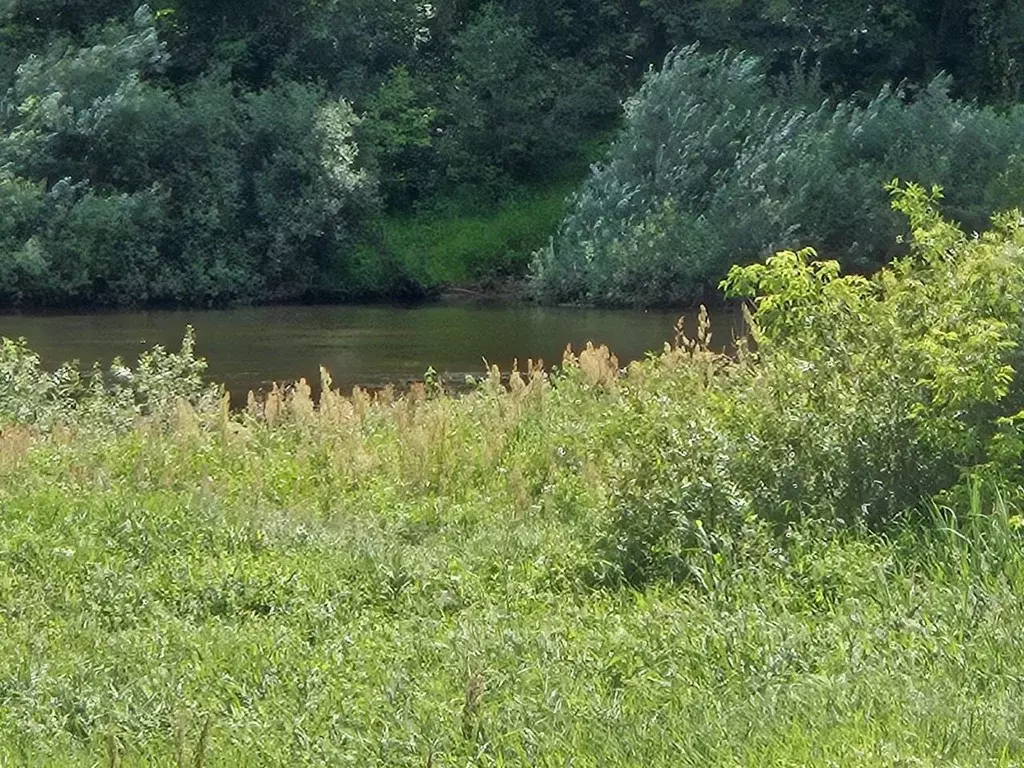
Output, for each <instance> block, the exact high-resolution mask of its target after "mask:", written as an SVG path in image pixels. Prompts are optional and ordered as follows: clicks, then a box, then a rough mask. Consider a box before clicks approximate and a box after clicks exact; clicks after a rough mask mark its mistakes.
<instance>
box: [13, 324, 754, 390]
mask: <svg viewBox="0 0 1024 768" xmlns="http://www.w3.org/2000/svg"><path fill="white" fill-rule="evenodd" d="M680 314H685V315H686V316H687V317H688V319H689V320H691V322H689V323H688V324H687V325H688V327H690V326H692V318H693V317H694V315H695V311H690V312H687V313H680V312H678V311H677V312H665V311H659V312H643V311H632V312H629V311H624V312H618V311H602V310H588V309H570V308H539V307H532V306H521V305H517V306H489V305H477V304H440V305H437V304H434V305H426V306H418V307H412V308H408V307H393V306H283V307H282V306H278V307H250V308H242V309H230V310H207V311H203V310H180V311H147V312H99V313H90V314H74V315H4V316H0V336H8V337H11V338H16V337H21V336H23V337H25V338H26V339H27V340H28V343H29V345H30V346H31V347H32V349H33V350H35V351H36V352H37V353H38V354H39V355H40V357H41V358H42V361H43V364H44V365H45V366H47V367H50V368H53V367H56V366H57V365H59V364H60V363H62V362H64V361H66V360H78V361H80V363H81V365H82V366H83V367H89V366H91V365H92V363H93V362H100V363H101V364H103V365H104V366H106V365H107V364H109V362H110V360H111V359H112V358H113V357H115V356H121V357H122V358H124V359H125V360H126V361H134V359H135V357H136V356H137V355H138V353H139V352H141V351H143V350H145V349H148V348H150V347H152V346H153V345H155V344H163V345H165V346H166V347H168V348H170V349H177V348H178V347H179V345H180V341H181V337H182V335H183V334H184V331H185V326H186V325H192V326H194V327H195V329H196V338H197V352H198V354H200V355H202V356H203V357H206V358H207V360H208V362H209V371H208V375H209V378H210V379H211V380H212V381H216V382H218V383H221V384H224V385H225V386H226V387H227V389H228V390H229V391H230V392H231V393H232V399H233V400H234V401H235V402H238V398H242V399H243V400H244V397H245V393H246V392H247V391H248V390H250V389H254V390H261V389H266V388H267V387H268V386H269V385H270V383H271V382H274V381H278V382H287V381H295V380H297V379H298V378H300V377H305V378H306V379H307V380H309V381H310V382H311V383H313V382H317V381H319V366H321V365H323V366H325V367H326V368H327V369H328V370H329V371H330V372H331V374H332V376H333V378H334V381H335V384H336V386H339V387H341V388H342V389H343V390H344V391H349V390H351V388H352V387H353V386H354V385H356V384H358V385H361V386H365V387H379V386H382V385H384V384H387V383H389V382H393V383H399V384H400V383H403V382H407V381H410V380H413V379H418V378H422V377H423V374H424V372H425V371H426V370H427V368H429V367H433V368H434V369H435V370H436V371H437V372H438V373H439V374H441V375H447V376H449V377H451V378H452V379H453V380H456V381H458V380H459V379H460V378H461V377H463V376H464V375H465V374H475V375H479V374H481V373H483V372H484V370H485V368H484V363H483V360H484V359H486V360H488V361H489V362H490V363H491V364H498V365H500V366H501V367H502V369H503V370H507V369H508V368H509V367H510V366H511V363H512V361H513V359H519V360H520V361H523V362H524V363H525V361H526V360H527V359H534V360H536V359H543V360H545V361H546V362H547V363H549V364H550V363H557V362H559V361H561V358H562V351H563V350H564V349H565V346H566V344H572V345H573V346H574V347H575V348H577V349H579V348H580V347H581V346H582V345H584V344H585V343H586V342H587V341H593V342H594V343H596V344H607V345H608V346H609V347H610V348H611V350H612V352H614V353H615V354H616V355H617V356H618V357H619V359H620V361H621V362H622V363H623V364H625V363H627V362H629V361H631V360H635V359H638V358H642V357H643V356H644V355H645V354H646V353H647V352H648V351H650V350H657V349H660V348H661V347H662V345H663V344H664V343H665V342H666V341H667V340H669V339H671V337H672V334H673V326H674V325H675V322H676V320H677V318H678V317H679V315H680ZM713 319H714V318H713ZM725 319H727V320H728V322H724V323H723V322H722V321H723V320H725ZM739 322H740V321H739V318H738V316H737V314H736V312H734V311H732V310H722V311H721V312H720V313H719V316H718V320H717V321H715V326H716V331H717V332H718V333H719V335H720V336H722V338H720V339H719V340H718V341H719V342H720V343H721V342H727V341H728V340H729V338H730V337H731V336H732V333H733V330H734V329H735V328H737V327H738V323H739ZM723 325H724V326H725V327H724V329H723Z"/></svg>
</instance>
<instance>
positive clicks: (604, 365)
mask: <svg viewBox="0 0 1024 768" xmlns="http://www.w3.org/2000/svg"><path fill="white" fill-rule="evenodd" d="M579 366H580V370H581V371H582V372H583V378H584V380H585V381H586V382H587V383H588V384H591V385H592V386H597V387H604V388H605V389H610V388H611V387H613V386H614V385H615V382H617V381H618V379H619V359H618V358H617V357H616V356H615V355H613V354H612V353H611V350H609V349H608V347H606V346H605V345H604V344H602V345H601V346H600V347H595V346H594V345H593V343H592V342H589V341H588V342H587V347H586V349H584V350H583V351H582V352H580V356H579Z"/></svg>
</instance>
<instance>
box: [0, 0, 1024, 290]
mask: <svg viewBox="0 0 1024 768" xmlns="http://www.w3.org/2000/svg"><path fill="white" fill-rule="evenodd" d="M694 40H700V41H701V43H702V50H704V51H706V52H712V51H715V50H719V49H722V48H724V47H729V46H731V47H734V48H743V49H746V50H749V51H751V52H752V53H753V54H756V55H757V56H758V57H759V61H760V62H761V63H760V65H759V67H760V68H761V69H760V70H759V71H760V74H759V75H757V77H760V78H762V80H763V82H764V83H768V84H769V85H771V84H774V83H776V82H782V81H785V82H789V83H793V82H800V83H803V84H804V86H805V94H804V95H805V96H806V92H809V91H810V90H811V89H813V91H814V94H815V96H814V100H817V101H818V103H819V104H820V102H821V100H823V99H826V98H828V99H831V100H833V101H835V100H838V99H852V101H850V102H849V103H850V104H851V106H850V107H849V109H851V110H852V109H854V108H855V107H854V106H852V105H856V104H860V103H861V100H862V99H863V98H864V94H877V93H878V90H879V89H880V88H881V87H882V85H883V83H887V82H894V83H895V82H901V81H904V80H907V81H909V82H911V83H927V82H930V81H931V80H932V79H933V78H934V77H936V76H937V75H938V74H939V73H940V72H947V73H949V75H951V76H952V81H951V82H952V84H951V85H950V86H949V88H950V89H951V91H950V93H951V96H952V97H953V98H964V99H970V100H978V101H979V102H983V103H987V104H991V105H993V108H998V109H1001V108H1004V107H1006V106H1007V105H1009V104H1012V103H1014V102H1016V101H1017V100H1018V99H1019V98H1020V96H1021V89H1022V86H1024V67H1022V64H1021V62H1024V12H1022V9H1021V3H1020V0H966V1H965V2H956V3H954V2H940V3H935V2H925V1H924V0H916V1H915V0H903V1H902V2H890V3H867V2H863V3H860V2H859V3H849V2H841V1H840V0H829V1H828V2H817V3H810V2H804V1H803V0H790V1H789V2H785V1H784V2H778V0H740V1H739V2H734V1H730V2H723V0H696V1H695V2H688V3H679V2H674V1H673V0H617V1H614V2H613V1H612V0H575V1H571V0H502V1H501V2H492V3H483V2H475V1H472V0H452V1H451V2H440V3H437V4H427V3H421V2H418V1H415V0H327V1H326V2H314V1H313V0H295V1H294V2H272V1H271V0H250V1H248V2H240V1H237V0H227V1H225V2H219V3H215V4H211V3H206V2H199V0H155V2H154V3H153V4H152V5H150V6H145V5H143V6H141V7H140V6H139V5H138V3H137V2H136V0H8V2H7V3H6V4H4V5H3V7H2V8H0V305H2V306H8V307H10V306H16V305H21V306H42V305H73V304H79V305H101V304H107V305H129V304H140V303H151V304H152V303H157V304H158V303H171V304H215V305H216V304H225V303H231V302H237V301H286V300H297V299H311V298H331V299H365V298H373V297H398V296H410V295H419V294H422V293H423V292H424V291H425V290H429V289H430V288H432V287H433V286H432V285H431V283H432V280H431V277H430V274H428V273H427V272H425V271H424V270H423V269H422V265H418V264H417V263H415V262H414V261H412V260H410V259H409V257H408V254H407V253H405V252H403V253H398V252H396V251H395V250H394V249H393V248H392V247H391V244H390V242H389V239H388V237H387V225H386V222H388V221H389V218H393V217H401V216H408V215H410V214H413V213H416V215H417V216H419V217H420V218H423V217H426V218H428V219H429V218H430V216H431V215H432V212H435V211H438V212H442V211H443V212H448V213H449V214H451V212H453V211H454V212H455V213H454V215H455V216H458V215H461V214H470V213H471V214H479V213H480V212H481V211H485V210H488V209H489V208H490V207H492V206H494V205H496V204H499V203H501V202H502V201H507V200H515V199H516V198H517V195H519V194H521V193H522V192H523V190H535V189H543V188H545V187H546V185H550V184H552V183H554V182H555V181H560V180H563V179H564V178H565V176H566V174H567V173H568V174H570V175H571V174H573V173H576V174H578V173H579V170H578V169H580V168H582V167H585V165H586V158H588V157H590V156H591V154H592V152H593V146H594V143H595V141H600V140H601V137H603V136H606V135H608V132H609V130H610V129H612V128H614V127H615V126H616V125H617V124H618V121H619V120H620V117H621V103H622V101H623V99H625V98H627V97H628V96H630V95H631V94H632V92H633V91H634V90H635V89H636V87H637V86H638V84H639V83H640V81H641V78H642V77H643V74H644V72H645V71H647V69H648V68H649V67H650V66H651V65H652V64H658V63H660V62H661V61H662V59H663V58H664V56H665V55H666V54H667V53H668V52H669V51H670V50H672V49H673V48H675V47H677V46H678V45H681V44H688V43H690V42H691V41H694ZM744 60H745V59H744ZM773 87H774V86H772V87H769V88H768V90H772V88H773ZM762 90H764V87H763V86H762V85H757V86H756V87H754V88H753V90H752V91H751V95H752V96H757V97H758V98H760V94H761V91H762ZM929 92H930V91H929ZM772 93H773V94H774V93H775V91H774V90H772ZM765 98H768V97H765ZM771 98H775V96H774V95H773V96H772V97H771ZM894 98H895V97H894ZM936 98H937V97H936ZM805 100H806V99H805ZM633 103H634V104H635V103H637V102H636V101H634V102H633ZM733 106H734V108H739V109H746V108H748V107H749V108H750V109H752V110H753V111H754V112H756V110H757V109H760V108H761V107H762V106H763V105H761V104H757V105H754V104H750V105H744V104H736V105H733ZM856 108H858V109H859V108H861V107H856ZM985 114H989V113H987V112H986V113H985ZM992 114H993V115H994V114H995V113H994V112H993V113H992ZM819 119H824V118H819ZM993 119H994V118H993ZM627 123H628V124H629V125H634V124H635V119H634V116H633V115H632V114H630V115H628V116H627ZM626 130H627V131H629V130H630V129H629V128H628V127H627V129H626ZM621 144H622V141H620V142H619V144H618V145H617V146H620V145H621ZM1002 149H1003V146H1002V145H999V146H998V147H996V151H1002ZM953 188H956V189H966V188H964V187H961V186H954V187H953ZM968 193H969V190H968V191H965V194H968ZM876 194H879V195H880V194H881V193H880V191H879V192H878V193H876ZM658 205H660V206H661V207H660V208H657V210H659V211H667V210H671V209H670V207H668V208H666V207H665V206H671V205H677V206H682V207H683V208H684V209H687V210H690V212H691V213H693V212H694V211H693V210H691V208H692V206H691V208H687V206H688V205H689V203H687V202H686V201H685V200H676V201H675V202H673V203H670V202H666V201H665V200H659V203H658ZM651 210H655V209H654V208H652V209H651ZM696 213H697V214H698V215H699V213H700V212H699V211H697V212H696ZM645 215H647V214H645ZM657 215H662V214H657ZM537 218H538V221H544V220H550V217H543V216H539V217H537ZM538 226H540V225H538ZM539 234H541V235H542V236H544V237H546V233H539ZM496 247H497V246H496ZM494 256H495V257H496V259H495V261H496V262H501V263H503V264H507V260H503V259H501V258H497V257H501V256H502V254H500V253H495V254H494ZM483 269H484V271H486V265H484V266H483ZM550 284H552V281H551V280H549V279H547V278H545V279H542V281H541V283H540V285H541V286H542V287H543V286H544V285H550ZM544 293H545V295H549V296H554V295H558V296H559V297H561V298H571V299H574V300H580V299H583V300H591V301H593V300H602V299H601V298H600V296H597V295H596V294H595V295H587V294H585V293H580V292H579V291H576V290H575V289H573V290H563V289H561V288H559V289H557V290H555V289H549V288H545V289H544ZM591 293H592V294H593V291H591ZM668 298H671V297H668Z"/></svg>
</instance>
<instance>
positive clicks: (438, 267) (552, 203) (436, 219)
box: [383, 178, 578, 286]
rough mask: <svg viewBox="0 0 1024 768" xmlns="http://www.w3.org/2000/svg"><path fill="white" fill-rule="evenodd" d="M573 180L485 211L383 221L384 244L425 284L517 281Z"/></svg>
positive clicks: (551, 228)
mask: <svg viewBox="0 0 1024 768" xmlns="http://www.w3.org/2000/svg"><path fill="white" fill-rule="evenodd" d="M577 181H578V180H577V179H575V178H574V179H572V180H570V181H562V182H559V183H556V184H553V185H549V186H546V187H542V188H527V189H523V190H521V191H520V192H519V193H517V194H516V195H514V196H513V197H512V198H511V199H509V200H507V201H506V202H504V203H502V204H501V205H499V206H497V207H496V208H494V209H491V210H484V211H482V212H481V211H480V210H474V211H472V212H468V213H467V212H465V210H463V209H460V208H459V207H458V206H455V207H453V208H451V209H447V210H444V209H442V210H440V211H427V212H423V213H419V214H416V215H413V216H390V217H388V218H386V219H385V220H384V223H383V230H384V243H385V247H386V248H387V249H388V251H389V252H390V253H391V254H392V255H393V256H394V257H395V258H397V260H398V261H399V262H400V263H402V264H404V265H405V266H406V269H407V270H408V272H409V273H410V274H412V275H415V276H417V277H418V278H420V279H421V280H422V281H423V282H424V283H425V284H426V285H429V286H448V285H457V284H459V283H466V282H471V281H472V282H476V281H483V280H487V279H505V278H522V277H524V276H525V274H526V271H527V268H528V267H529V263H530V257H531V255H532V253H533V252H534V251H535V250H537V249H538V248H540V247H542V246H543V245H545V244H546V243H547V242H548V238H550V237H551V236H552V235H553V234H554V233H555V229H556V228H557V227H558V224H559V222H560V221H561V220H562V218H563V216H564V215H565V210H566V208H565V199H566V197H568V195H569V194H571V192H572V191H573V189H574V188H575V187H576V183H577Z"/></svg>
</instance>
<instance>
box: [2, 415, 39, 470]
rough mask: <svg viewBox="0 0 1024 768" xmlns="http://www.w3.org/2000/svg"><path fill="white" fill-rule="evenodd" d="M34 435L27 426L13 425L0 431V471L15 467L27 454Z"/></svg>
mask: <svg viewBox="0 0 1024 768" xmlns="http://www.w3.org/2000/svg"><path fill="white" fill-rule="evenodd" d="M33 438H34V435H33V433H32V430H30V429H29V428H28V427H24V426H20V425H15V426H10V427H4V428H3V430H2V431H0V471H4V472H7V471H10V470H12V469H17V468H18V467H19V466H20V465H21V463H22V462H23V461H24V460H25V457H26V456H28V452H29V449H30V448H31V447H32V442H33Z"/></svg>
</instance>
